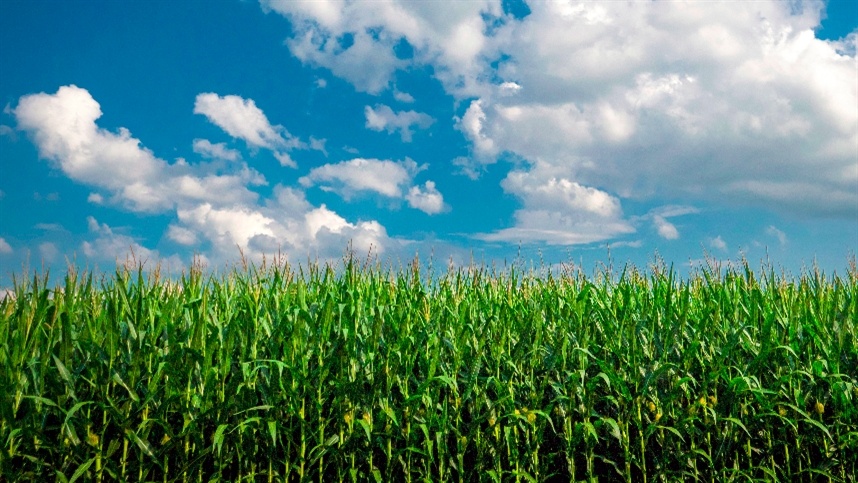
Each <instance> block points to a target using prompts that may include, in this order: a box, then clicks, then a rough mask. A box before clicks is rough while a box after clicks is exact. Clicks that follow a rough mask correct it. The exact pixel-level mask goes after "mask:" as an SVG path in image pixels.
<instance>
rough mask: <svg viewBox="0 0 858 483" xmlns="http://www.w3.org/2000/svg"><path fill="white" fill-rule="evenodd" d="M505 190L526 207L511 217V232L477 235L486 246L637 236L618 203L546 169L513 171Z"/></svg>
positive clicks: (566, 243) (588, 241)
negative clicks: (512, 219) (489, 242)
mask: <svg viewBox="0 0 858 483" xmlns="http://www.w3.org/2000/svg"><path fill="white" fill-rule="evenodd" d="M501 186H502V187H503V189H504V191H506V192H507V193H510V194H513V195H516V196H517V197H519V198H520V199H521V200H522V203H523V205H524V206H523V207H522V208H521V209H518V210H516V211H515V213H514V214H513V218H514V220H515V223H514V225H513V226H512V227H510V228H504V229H501V230H498V231H495V232H493V233H488V234H481V235H479V236H478V237H479V238H481V239H483V240H487V241H507V242H545V243H548V244H550V245H576V244H584V243H593V242H597V241H602V240H607V239H610V238H614V237H617V236H621V235H625V234H629V233H633V232H634V231H635V230H634V228H633V226H632V225H631V224H630V223H629V222H628V221H627V220H625V219H624V218H623V213H622V208H621V207H620V201H619V200H618V199H617V198H616V197H614V196H611V195H610V194H608V193H606V192H605V191H601V190H598V189H596V188H592V187H587V186H582V185H581V184H579V183H577V182H575V181H573V180H571V179H569V178H567V177H563V176H560V175H558V173H557V172H556V171H555V170H553V169H552V168H551V167H550V166H547V165H545V164H538V165H535V166H533V167H532V168H531V169H530V170H528V171H524V170H514V171H511V172H510V173H509V174H508V175H507V177H506V179H504V180H503V181H502V182H501Z"/></svg>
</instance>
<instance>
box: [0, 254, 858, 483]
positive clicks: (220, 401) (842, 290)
mask: <svg viewBox="0 0 858 483" xmlns="http://www.w3.org/2000/svg"><path fill="white" fill-rule="evenodd" d="M425 272H426V270H424V271H423V272H421V270H420V267H419V266H418V264H417V263H414V264H413V265H410V266H409V267H408V268H406V269H400V270H398V271H395V270H392V269H382V268H380V266H379V265H378V264H375V265H370V264H367V263H361V262H359V261H355V260H354V259H353V258H350V257H347V258H346V259H345V260H344V263H343V266H341V267H338V268H336V269H334V268H331V267H329V266H319V265H310V266H308V267H306V268H302V267H297V268H296V267H292V266H290V265H288V264H286V263H285V262H284V263H276V264H268V265H265V264H262V265H261V266H244V267H243V268H236V269H234V270H233V271H232V272H230V273H227V274H224V275H220V276H216V275H213V274H206V273H205V272H204V271H202V270H201V269H199V268H192V269H190V270H189V271H187V272H185V273H184V274H182V275H181V276H177V277H174V278H169V277H163V278H162V277H161V276H159V274H158V273H157V272H147V271H144V270H143V269H141V268H133V267H131V268H129V267H119V268H117V269H116V271H115V273H111V274H109V275H101V276H94V275H93V274H86V273H76V272H75V271H74V270H70V271H69V272H68V273H67V274H66V275H65V277H64V282H62V283H61V284H59V285H57V286H53V287H52V286H50V285H49V284H48V282H47V280H48V277H47V276H40V275H35V276H33V277H32V278H31V279H26V280H18V281H16V285H15V287H14V294H13V295H12V296H9V297H6V298H5V299H4V300H3V301H2V302H0V342H2V347H0V398H2V400H0V443H2V444H3V448H2V451H0V469H1V470H2V477H0V480H5V481H34V480H42V479H43V480H46V481H47V480H56V481H63V482H65V481H68V482H72V481H97V482H100V481H170V482H201V481H254V482H266V481H267V482H272V481H302V482H303V481H307V482H309V481H317V482H320V483H321V482H331V481H333V482H337V481H385V482H387V481H404V482H411V481H432V482H436V481H438V482H440V481H450V482H461V481H596V480H598V481H626V482H632V481H634V482H649V481H705V482H724V481H843V482H845V481H856V476H855V475H856V474H858V271H856V267H855V263H854V260H853V261H852V263H851V264H850V269H849V270H847V273H846V275H845V276H837V275H833V276H827V275H825V274H822V273H820V272H819V271H815V270H810V271H806V272H804V273H802V274H801V275H800V276H798V277H790V276H787V275H777V274H776V273H775V272H774V271H773V270H772V269H770V268H769V269H766V268H763V269H762V270H760V271H759V273H754V271H753V270H751V269H750V268H749V267H748V264H747V263H744V264H742V265H739V266H738V267H733V268H726V269H723V270H722V269H721V268H720V267H713V266H712V265H711V264H710V266H709V267H707V268H703V269H701V270H698V271H696V272H694V274H693V275H691V276H689V277H686V278H681V277H678V276H677V275H676V274H675V272H674V270H672V269H670V268H665V267H664V266H663V265H655V266H653V267H650V268H649V269H648V270H647V271H645V272H641V271H639V270H637V269H635V268H633V267H627V268H626V269H625V270H623V271H622V272H621V273H614V272H613V271H609V270H607V269H605V270H601V271H598V272H596V273H595V274H593V275H592V276H585V275H584V274H583V273H582V272H581V271H580V270H568V271H565V272H563V273H560V274H556V273H555V274H551V273H544V274H537V273H535V272H533V271H530V272H528V271H525V270H515V269H509V270H503V271H497V270H493V269H489V268H471V269H457V270H450V271H448V272H447V273H444V274H440V275H438V276H435V275H433V274H431V273H425Z"/></svg>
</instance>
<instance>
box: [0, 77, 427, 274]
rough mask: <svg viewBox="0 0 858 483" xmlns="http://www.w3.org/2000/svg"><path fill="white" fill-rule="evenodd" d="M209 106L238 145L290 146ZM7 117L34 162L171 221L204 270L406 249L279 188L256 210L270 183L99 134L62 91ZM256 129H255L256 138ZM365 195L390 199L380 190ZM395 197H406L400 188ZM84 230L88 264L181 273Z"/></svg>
mask: <svg viewBox="0 0 858 483" xmlns="http://www.w3.org/2000/svg"><path fill="white" fill-rule="evenodd" d="M215 97H216V98H217V99H212V98H204V99H203V102H202V106H203V107H202V111H205V112H206V113H208V114H207V115H211V116H213V119H217V122H219V123H221V124H222V125H221V127H224V129H233V131H234V132H235V133H236V134H235V135H236V136H237V137H242V139H244V140H245V141H247V142H248V144H251V145H257V146H259V147H266V148H267V147H268V146H273V147H275V148H277V149H281V148H283V149H286V148H288V147H289V146H290V141H289V140H288V139H286V138H284V137H279V138H278V137H277V136H280V134H279V131H278V130H277V129H274V128H272V131H268V130H267V129H265V126H269V127H270V125H269V124H268V123H267V120H265V122H264V123H262V122H261V121H260V119H262V118H260V117H259V116H257V114H261V111H259V110H258V108H256V107H255V105H254V104H253V103H252V102H245V101H243V100H240V99H239V100H235V99H229V98H228V96H227V98H220V97H218V96H215ZM206 99H208V100H206ZM224 99H226V101H225V102H224ZM198 100H199V99H198ZM257 111H258V112H257ZM12 112H13V113H14V115H15V117H16V118H17V120H18V126H19V128H20V129H22V130H24V131H26V132H27V133H28V134H29V135H30V137H31V138H32V139H33V141H34V143H35V144H36V146H37V148H38V150H39V153H40V156H41V157H43V158H46V159H49V160H51V161H52V162H54V163H55V164H56V166H57V167H58V168H59V169H60V170H61V171H62V172H63V173H64V174H65V175H66V176H68V177H69V178H71V179H74V180H76V181H78V182H81V183H83V184H85V185H88V186H89V187H91V188H96V189H99V190H104V191H107V192H108V193H110V198H109V199H107V201H109V202H111V203H120V204H122V205H123V206H125V207H126V208H128V209H130V210H133V211H145V212H157V213H165V214H168V215H169V216H173V217H174V218H173V220H172V221H171V223H170V224H169V226H168V228H167V230H166V232H165V233H164V238H165V239H167V240H170V241H172V242H175V243H177V244H179V245H183V246H194V247H196V248H204V249H205V250H206V259H207V260H209V261H227V260H232V259H234V258H235V255H236V253H237V249H241V250H243V251H244V253H245V255H246V256H248V257H250V258H251V259H254V260H255V259H258V258H260V257H261V256H262V254H263V253H266V250H268V249H271V248H273V247H282V248H283V251H284V254H286V255H288V256H294V257H304V256H310V255H316V256H322V257H326V258H331V257H333V258H336V257H338V256H339V255H341V254H342V250H343V249H344V248H345V247H346V246H347V245H348V243H349V242H350V241H352V242H353V246H354V247H355V248H356V249H360V250H369V248H370V246H371V247H372V248H373V251H374V253H382V252H383V251H384V250H385V249H387V248H388V247H390V246H394V245H396V244H398V243H404V241H401V240H395V239H392V238H390V237H388V235H387V231H386V229H385V228H384V227H383V226H382V225H381V224H379V223H378V222H376V221H374V220H357V221H348V220H346V219H344V218H342V217H341V216H340V215H338V214H337V213H335V212H334V211H332V210H330V209H328V208H326V207H324V206H321V207H315V206H313V205H311V204H310V203H309V202H307V200H306V199H305V197H304V193H303V192H302V191H299V190H296V189H294V188H288V187H284V186H281V185H277V186H275V187H274V188H273V195H272V196H271V197H270V198H268V199H265V200H262V201H260V199H259V195H258V194H257V193H256V192H254V191H252V190H251V189H250V187H252V186H258V185H264V184H266V180H265V178H263V177H262V176H261V175H260V174H259V173H258V172H256V171H254V170H252V169H250V168H248V167H247V165H246V164H245V163H242V162H240V160H239V159H236V162H232V163H229V164H228V165H226V166H227V167H228V169H229V171H227V172H222V171H223V166H224V163H221V162H216V161H217V160H216V161H215V162H211V163H200V164H195V165H189V164H188V163H186V162H184V161H177V162H176V163H174V164H170V163H167V162H166V161H164V160H163V159H160V158H158V157H156V156H155V155H154V154H153V153H152V152H151V151H149V150H147V149H145V148H143V147H141V143H140V141H139V140H138V139H136V138H134V137H132V136H131V133H130V132H128V131H127V130H125V129H120V130H119V132H118V133H112V132H109V131H107V130H105V129H102V128H100V127H99V126H98V125H97V124H96V122H95V121H96V120H97V119H98V118H99V117H100V116H101V109H100V106H99V105H98V103H97V102H96V101H95V100H94V99H93V98H92V97H91V96H90V94H89V92H88V91H86V90H85V89H81V88H78V87H75V86H66V87H62V88H60V89H59V90H58V91H57V93H56V94H45V93H41V94H33V95H29V96H24V97H22V98H21V99H20V100H19V103H18V106H17V108H16V109H15V110H14V111H12ZM254 119H255V120H256V121H254ZM244 121H247V122H249V123H250V128H251V129H249V130H247V128H248V126H240V125H239V124H240V123H241V122H244ZM253 122H257V124H256V127H255V128H254V127H253ZM219 125H220V124H219ZM260 126H261V127H260ZM271 132H274V135H272V134H271ZM254 136H256V137H254ZM278 139H280V140H282V141H283V142H281V141H279V140H278ZM314 145H315V146H314V147H313V148H314V149H320V150H324V141H323V140H315V141H314ZM194 146H195V148H196V150H197V151H198V152H199V153H200V154H202V155H203V156H208V155H211V156H212V157H215V158H218V159H221V160H223V159H225V158H229V157H231V156H232V154H231V153H232V151H231V150H228V149H226V147H225V145H223V144H212V143H210V142H208V141H205V140H197V141H196V142H195V143H194ZM275 154H286V153H285V151H281V152H280V153H276V152H275ZM396 166H397V167H398V168H399V169H406V168H404V166H407V169H406V172H407V173H409V176H413V174H414V173H416V172H417V171H419V168H418V167H417V166H416V164H415V163H413V161H412V162H410V164H409V163H404V164H402V165H396ZM408 170H410V171H408ZM408 180H409V183H410V178H408ZM369 186H370V187H375V188H378V189H381V190H382V191H384V189H386V187H385V185H384V184H382V185H377V186H376V185H369ZM404 186H406V187H407V186H410V184H408V183H406V184H405V185H404ZM428 187H429V186H428V185H427V188H428ZM397 189H400V190H401V189H404V188H402V187H398V185H397ZM429 191H430V193H429V194H432V192H431V190H429ZM88 200H89V201H90V202H93V203H104V202H106V198H105V197H104V196H102V195H101V194H100V193H98V192H93V193H91V194H90V195H89V197H88ZM427 205H428V204H427ZM88 223H89V229H90V238H89V239H87V240H86V241H84V242H82V244H81V249H82V251H83V253H84V255H86V256H87V257H88V258H92V259H94V260H103V261H116V260H119V259H124V258H125V257H126V255H127V254H128V253H129V251H133V252H134V255H135V256H136V258H137V259H138V260H144V259H150V260H152V261H153V262H154V261H156V260H165V259H166V260H167V261H169V262H170V263H171V264H172V263H174V262H175V263H176V264H177V266H179V265H181V260H180V259H179V258H178V257H177V256H170V257H167V258H164V257H163V256H162V255H161V254H160V253H159V252H158V251H157V250H154V249H152V248H147V247H146V246H144V245H143V244H141V243H140V242H139V241H138V240H136V239H135V238H133V237H132V236H129V235H125V234H123V233H118V232H117V231H116V230H114V229H113V228H111V227H110V226H108V225H106V224H103V223H99V222H98V221H96V220H95V218H92V217H90V218H88ZM51 247H53V250H52V248H51ZM0 248H2V246H0ZM40 253H41V255H42V256H43V257H44V258H46V259H47V258H55V257H56V256H58V250H57V249H56V247H55V246H53V245H50V246H48V245H44V246H43V247H41V248H40ZM268 253H270V252H268Z"/></svg>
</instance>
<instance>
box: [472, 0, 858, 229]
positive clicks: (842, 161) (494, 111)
mask: <svg viewBox="0 0 858 483" xmlns="http://www.w3.org/2000/svg"><path fill="white" fill-rule="evenodd" d="M734 6H735V5H732V4H731V5H726V4H720V3H711V2H698V3H691V4H686V3H666V4H651V3H633V4H629V5H626V4H619V3H576V2H565V3H562V2H550V3H538V4H533V5H531V8H532V13H531V15H529V16H528V17H526V18H524V19H522V20H521V21H517V22H512V23H509V24H507V25H505V26H503V27H502V28H501V29H502V30H503V34H498V39H499V41H500V42H501V43H502V45H501V46H500V47H499V48H500V49H501V50H503V51H504V52H505V53H506V54H507V55H508V58H507V60H505V61H504V62H502V63H501V65H500V67H499V69H498V72H497V74H498V77H500V78H501V79H507V81H508V82H511V81H514V82H515V83H516V85H518V86H520V88H519V89H514V91H515V92H514V95H506V94H502V92H501V91H503V89H500V88H499V89H498V90H497V91H494V92H491V93H489V94H488V95H486V96H484V97H482V98H481V99H479V100H477V101H474V102H473V103H472V104H471V107H470V108H469V109H468V110H467V112H466V113H465V115H464V116H463V118H462V120H461V121H460V124H459V125H460V129H461V130H462V131H463V133H464V134H465V135H466V137H467V138H468V139H469V140H471V142H472V144H473V146H474V154H475V155H474V156H473V159H472V160H471V162H472V163H480V162H482V163H489V162H493V161H494V159H495V157H494V156H487V155H493V154H497V153H501V152H512V153H515V154H516V155H518V156H521V157H523V158H525V159H528V160H531V161H534V160H539V161H541V162H546V163H550V164H552V165H554V166H556V167H558V168H559V167H562V168H564V169H568V170H570V171H572V172H573V173H574V178H575V179H576V181H578V182H579V183H582V184H584V185H597V186H601V187H604V189H607V190H609V191H610V192H613V193H617V194H618V195H619V196H621V197H635V198H652V197H658V196H670V197H672V198H675V197H677V196H680V197H684V198H686V199H689V200H695V199H700V200H706V201H712V200H724V199H728V200H729V201H730V202H731V203H738V204H743V205H758V206H760V205H762V206H765V207H770V208H773V209H777V210H781V211H785V212H791V213H799V214H803V215H808V216H818V215H827V216H841V217H842V216H847V217H849V216H852V217H854V216H855V214H856V213H858V212H857V211H856V207H858V191H856V190H855V186H856V182H858V164H856V163H855V155H856V151H855V146H856V145H858V111H856V110H855V108H854V106H855V105H858V74H856V70H855V55H854V52H853V53H852V54H848V53H847V52H848V49H843V48H842V45H841V44H843V42H827V41H824V40H819V39H817V38H815V36H814V33H813V28H814V27H816V26H817V25H818V22H819V11H820V8H821V7H822V3H821V2H805V3H803V4H791V3H787V2H753V3H744V4H741V5H740V6H738V8H737V9H734V8H733V7H734ZM677 38H681V39H683V40H682V42H677V41H676V40H675V39H677ZM477 103H479V104H477ZM476 171H478V170H477V169H475V168H473V167H472V168H471V170H470V172H471V173H473V172H476ZM659 223H660V227H661V228H660V230H659V231H660V233H661V234H662V236H665V237H667V238H671V237H672V236H674V235H675V234H676V232H675V230H674V229H672V228H671V226H672V225H671V224H670V223H667V222H664V220H662V221H660V222H659ZM674 228H675V227H674Z"/></svg>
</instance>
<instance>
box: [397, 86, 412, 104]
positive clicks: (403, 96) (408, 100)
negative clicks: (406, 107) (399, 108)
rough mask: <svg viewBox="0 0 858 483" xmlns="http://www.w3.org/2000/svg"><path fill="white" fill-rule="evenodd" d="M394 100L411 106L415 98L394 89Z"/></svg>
mask: <svg viewBox="0 0 858 483" xmlns="http://www.w3.org/2000/svg"><path fill="white" fill-rule="evenodd" d="M393 98H394V99H396V100H397V101H399V102H403V103H405V104H411V103H412V102H414V96H412V95H411V94H409V93H407V92H402V91H400V90H398V89H394V91H393Z"/></svg>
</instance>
